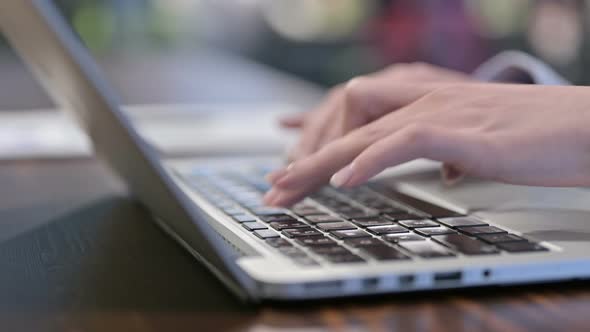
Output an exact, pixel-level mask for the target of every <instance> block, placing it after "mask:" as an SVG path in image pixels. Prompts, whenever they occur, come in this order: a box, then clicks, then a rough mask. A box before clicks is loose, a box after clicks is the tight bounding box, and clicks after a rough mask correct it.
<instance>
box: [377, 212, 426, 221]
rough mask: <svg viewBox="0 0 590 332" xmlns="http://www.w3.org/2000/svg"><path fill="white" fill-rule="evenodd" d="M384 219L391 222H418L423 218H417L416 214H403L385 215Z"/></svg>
mask: <svg viewBox="0 0 590 332" xmlns="http://www.w3.org/2000/svg"><path fill="white" fill-rule="evenodd" d="M385 217H387V218H388V219H391V220H395V221H399V220H419V219H424V216H419V215H417V214H413V213H409V212H404V213H385Z"/></svg>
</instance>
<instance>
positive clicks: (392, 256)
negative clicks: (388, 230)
mask: <svg viewBox="0 0 590 332" xmlns="http://www.w3.org/2000/svg"><path fill="white" fill-rule="evenodd" d="M362 250H363V251H364V252H366V253H367V254H369V255H371V256H372V257H373V258H375V259H377V260H380V261H383V260H400V259H409V258H410V257H408V256H406V255H404V254H403V253H401V252H400V251H399V250H397V249H395V248H392V247H390V246H387V245H385V244H382V245H380V246H368V247H363V248H362Z"/></svg>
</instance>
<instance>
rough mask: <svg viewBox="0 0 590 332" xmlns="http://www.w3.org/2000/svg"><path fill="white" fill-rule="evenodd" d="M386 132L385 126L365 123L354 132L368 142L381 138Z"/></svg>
mask: <svg viewBox="0 0 590 332" xmlns="http://www.w3.org/2000/svg"><path fill="white" fill-rule="evenodd" d="M387 132H388V131H387V130H386V128H383V127H382V126H376V125H373V124H369V125H366V126H364V127H362V128H359V129H357V130H356V134H357V135H358V136H360V139H362V141H364V142H366V143H368V144H370V143H373V142H375V141H377V140H379V139H381V138H383V137H384V136H385V135H386V134H387Z"/></svg>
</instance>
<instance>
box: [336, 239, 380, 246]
mask: <svg viewBox="0 0 590 332" xmlns="http://www.w3.org/2000/svg"><path fill="white" fill-rule="evenodd" d="M344 243H345V244H347V245H349V246H351V247H354V248H360V247H370V246H382V245H383V241H381V240H379V239H376V238H374V237H359V238H352V239H345V240H344Z"/></svg>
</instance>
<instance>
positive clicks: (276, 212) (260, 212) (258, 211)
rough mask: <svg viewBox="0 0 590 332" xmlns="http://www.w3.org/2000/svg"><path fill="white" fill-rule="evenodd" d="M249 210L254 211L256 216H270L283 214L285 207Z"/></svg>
mask: <svg viewBox="0 0 590 332" xmlns="http://www.w3.org/2000/svg"><path fill="white" fill-rule="evenodd" d="M251 211H252V213H254V214H255V215H257V216H271V215H283V214H285V209H279V208H269V207H263V208H256V209H252V210H251Z"/></svg>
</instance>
